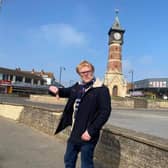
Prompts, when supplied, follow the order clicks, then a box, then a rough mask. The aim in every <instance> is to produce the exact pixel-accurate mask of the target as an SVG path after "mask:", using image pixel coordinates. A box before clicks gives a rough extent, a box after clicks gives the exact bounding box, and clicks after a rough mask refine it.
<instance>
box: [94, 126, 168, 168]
mask: <svg viewBox="0 0 168 168" xmlns="http://www.w3.org/2000/svg"><path fill="white" fill-rule="evenodd" d="M95 162H96V168H166V167H167V165H168V140H166V139H162V138H158V137H155V136H151V135H147V134H143V133H137V132H135V131H132V130H127V129H124V128H118V127H115V126H109V125H108V126H106V127H105V128H104V129H103V130H102V136H101V138H100V141H99V144H98V146H97V148H96V153H95Z"/></svg>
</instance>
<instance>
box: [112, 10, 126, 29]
mask: <svg viewBox="0 0 168 168" xmlns="http://www.w3.org/2000/svg"><path fill="white" fill-rule="evenodd" d="M118 13H119V10H118V9H116V10H115V14H116V16H115V20H114V23H113V25H112V27H111V28H110V31H111V30H119V31H123V32H124V31H125V30H124V29H122V27H121V24H120V21H119V17H118Z"/></svg>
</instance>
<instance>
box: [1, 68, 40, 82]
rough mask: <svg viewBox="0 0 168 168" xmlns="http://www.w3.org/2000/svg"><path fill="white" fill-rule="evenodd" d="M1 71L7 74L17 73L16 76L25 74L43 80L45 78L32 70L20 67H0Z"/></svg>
mask: <svg viewBox="0 0 168 168" xmlns="http://www.w3.org/2000/svg"><path fill="white" fill-rule="evenodd" d="M0 73H3V74H7V75H15V76H25V77H28V78H33V79H37V80H43V78H42V77H41V76H39V75H36V74H32V73H30V72H26V71H21V69H20V68H16V69H8V68H3V67H0Z"/></svg>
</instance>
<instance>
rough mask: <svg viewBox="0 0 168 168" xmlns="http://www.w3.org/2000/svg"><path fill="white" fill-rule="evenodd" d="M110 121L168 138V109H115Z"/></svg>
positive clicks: (110, 122)
mask: <svg viewBox="0 0 168 168" xmlns="http://www.w3.org/2000/svg"><path fill="white" fill-rule="evenodd" d="M108 123H109V124H112V125H115V126H119V127H123V128H127V129H132V130H135V131H137V132H143V133H147V134H151V135H155V136H158V137H162V138H165V139H168V131H167V130H168V110H149V109H135V110H119V109H117V110H116V109H113V110H112V113H111V116H110V119H109V121H108Z"/></svg>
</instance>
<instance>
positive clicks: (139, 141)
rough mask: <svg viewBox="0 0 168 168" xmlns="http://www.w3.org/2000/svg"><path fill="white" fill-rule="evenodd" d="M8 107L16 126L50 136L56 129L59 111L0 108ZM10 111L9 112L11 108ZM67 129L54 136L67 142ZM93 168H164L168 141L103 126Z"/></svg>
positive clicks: (166, 163)
mask: <svg viewBox="0 0 168 168" xmlns="http://www.w3.org/2000/svg"><path fill="white" fill-rule="evenodd" d="M7 107H10V108H9V110H8V116H7V115H6V116H5V117H9V118H11V117H10V116H12V113H13V111H14V109H18V107H20V109H19V110H18V114H19V116H18V117H16V118H13V119H16V120H17V121H18V122H21V123H24V124H27V125H29V126H31V127H34V128H36V129H38V130H40V131H43V132H45V133H47V134H49V135H53V134H54V131H55V128H56V127H57V125H58V122H59V119H60V116H61V110H59V109H58V110H53V109H45V108H38V107H33V106H24V107H23V106H17V105H6V104H5V105H4V104H0V111H1V113H0V115H2V113H3V109H4V108H7ZM11 107H12V108H11ZM68 134H69V129H66V130H65V131H64V132H62V133H60V134H58V135H57V137H58V138H64V139H66V138H67V136H68ZM95 164H96V168H165V167H166V166H167V165H168V140H165V139H162V138H158V137H154V136H150V135H146V134H142V133H137V132H135V131H132V130H127V129H123V128H118V127H114V126H111V125H106V126H105V127H104V128H103V130H102V134H101V138H100V141H99V143H98V145H97V148H96V152H95Z"/></svg>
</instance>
